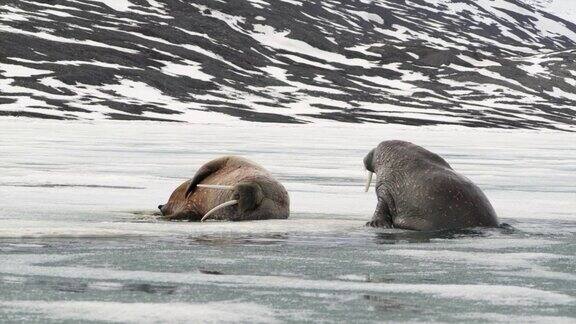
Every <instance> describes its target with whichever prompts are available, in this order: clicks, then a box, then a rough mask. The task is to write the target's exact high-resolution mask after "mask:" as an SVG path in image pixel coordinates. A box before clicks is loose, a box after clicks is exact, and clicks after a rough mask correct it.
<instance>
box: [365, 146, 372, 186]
mask: <svg viewBox="0 0 576 324" xmlns="http://www.w3.org/2000/svg"><path fill="white" fill-rule="evenodd" d="M364 168H366V170H368V179H367V180H366V187H364V192H368V189H370V183H371V182H372V175H373V174H374V149H372V150H371V151H370V152H368V154H366V156H365V157H364Z"/></svg>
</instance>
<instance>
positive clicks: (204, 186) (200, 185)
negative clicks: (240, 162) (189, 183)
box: [197, 184, 234, 190]
mask: <svg viewBox="0 0 576 324" xmlns="http://www.w3.org/2000/svg"><path fill="white" fill-rule="evenodd" d="M197 186H198V187H200V188H207V189H222V190H232V189H234V186H226V185H210V184H199V185H197Z"/></svg>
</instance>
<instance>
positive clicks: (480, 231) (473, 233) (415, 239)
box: [374, 223, 519, 244]
mask: <svg viewBox="0 0 576 324" xmlns="http://www.w3.org/2000/svg"><path fill="white" fill-rule="evenodd" d="M518 232H519V231H518V230H517V229H516V228H514V227H513V226H511V225H509V224H507V223H502V224H501V225H500V227H498V228H469V229H458V230H441V231H409V230H402V231H398V230H393V231H390V232H389V231H387V230H383V231H381V232H377V233H376V238H375V240H374V241H375V242H376V243H377V244H397V243H430V242H433V241H435V240H452V239H463V238H473V237H487V236H492V235H495V234H502V235H510V234H514V233H518Z"/></svg>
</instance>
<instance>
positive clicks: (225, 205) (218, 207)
mask: <svg viewBox="0 0 576 324" xmlns="http://www.w3.org/2000/svg"><path fill="white" fill-rule="evenodd" d="M237 203H238V200H230V201H227V202H225V203H222V204H220V205H218V206H216V207H214V208H212V209H210V210H209V211H208V212H207V213H206V215H204V217H202V219H201V220H200V221H201V222H203V221H205V220H207V219H208V216H210V215H211V214H213V213H214V212H215V211H217V210H219V209H222V208H224V207H228V206H232V205H236V204H237Z"/></svg>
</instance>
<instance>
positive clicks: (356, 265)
mask: <svg viewBox="0 0 576 324" xmlns="http://www.w3.org/2000/svg"><path fill="white" fill-rule="evenodd" d="M386 139H404V140H409V141H413V142H415V143H417V144H420V145H423V146H425V147H427V148H429V149H430V150H432V151H435V152H437V153H439V154H441V155H442V156H444V157H445V158H446V159H447V160H448V162H449V163H451V164H452V166H453V167H454V168H455V169H456V170H458V171H460V172H462V173H464V174H465V175H466V176H468V177H469V178H471V179H473V180H474V181H475V182H476V183H478V184H479V185H480V187H482V188H483V189H484V190H485V192H486V193H487V195H488V197H489V198H490V199H491V201H492V202H493V205H494V207H495V208H496V210H497V212H498V214H499V215H500V218H501V221H503V222H506V223H508V224H510V225H511V226H512V228H508V229H498V230H468V231H462V232H457V233H416V232H409V231H399V230H382V229H372V228H366V227H364V223H365V222H366V221H368V220H369V219H370V217H371V214H372V211H373V208H374V207H375V203H376V199H375V196H374V192H373V191H372V192H370V193H368V194H366V193H363V192H362V185H363V181H364V179H363V177H364V172H363V169H362V158H363V157H364V155H365V154H366V152H368V150H369V149H370V148H372V147H373V146H375V145H376V144H377V143H378V142H379V141H381V140H386ZM575 144H576V136H575V135H573V134H570V133H554V132H536V131H504V130H477V129H476V130H470V129H462V128H453V129H447V128H444V129H442V128H410V127H403V128H400V127H391V126H385V125H381V126H346V125H334V124H332V125H318V126H278V125H266V124H264V125H263V124H246V123H241V124H236V125H232V124H231V125H171V124H157V123H117V122H109V123H107V122H99V123H97V124H91V123H79V122H74V123H67V122H51V121H29V120H22V119H4V120H2V121H0V152H1V153H0V322H2V323H9V322H22V321H26V322H41V323H50V322H58V323H60V322H71V323H72V322H78V321H84V322H134V323H148V322H191V321H192V322H250V323H252V322H300V321H319V322H463V321H466V322H486V321H490V322H517V323H529V322H549V323H563V322H565V323H574V322H575V321H576V258H575V254H576V147H575ZM223 154H237V155H242V156H245V157H248V158H250V159H253V160H255V161H257V162H259V163H261V164H263V165H264V166H266V167H267V168H268V169H269V170H270V171H271V172H273V173H274V174H275V175H276V176H277V177H278V178H279V179H280V180H281V181H282V182H283V183H284V184H285V186H286V187H287V188H288V190H289V192H290V195H291V199H292V215H291V218H290V219H288V220H272V221H258V222H240V223H226V222H209V223H202V224H199V223H188V222H174V223H170V222H163V221H158V220H156V218H155V216H154V215H153V214H154V212H155V210H154V209H155V206H157V205H158V204H161V203H164V202H165V201H166V199H167V198H168V196H169V194H170V193H171V191H172V190H173V189H174V188H175V187H176V186H177V185H178V184H180V183H181V182H182V181H184V180H186V179H187V178H189V177H191V176H192V175H193V174H194V172H195V170H196V169H197V168H198V167H199V166H200V165H201V164H202V163H204V162H206V161H208V160H209V159H212V158H214V157H217V156H219V155H223Z"/></svg>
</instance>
